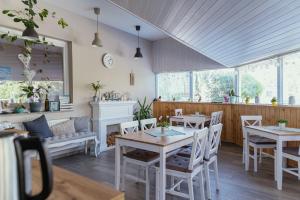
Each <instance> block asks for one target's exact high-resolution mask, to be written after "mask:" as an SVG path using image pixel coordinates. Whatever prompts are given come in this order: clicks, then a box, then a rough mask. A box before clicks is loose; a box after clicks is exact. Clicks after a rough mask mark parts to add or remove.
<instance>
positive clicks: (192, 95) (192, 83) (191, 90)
mask: <svg viewBox="0 0 300 200" xmlns="http://www.w3.org/2000/svg"><path fill="white" fill-rule="evenodd" d="M193 86H194V81H193V72H192V71H190V100H191V101H193V97H194V94H193Z"/></svg>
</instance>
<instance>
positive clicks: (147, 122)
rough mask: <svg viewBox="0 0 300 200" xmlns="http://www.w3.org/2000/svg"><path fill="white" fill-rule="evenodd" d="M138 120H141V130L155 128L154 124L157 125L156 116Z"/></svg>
mask: <svg viewBox="0 0 300 200" xmlns="http://www.w3.org/2000/svg"><path fill="white" fill-rule="evenodd" d="M140 122H141V129H142V131H145V130H148V129H152V128H156V125H157V119H156V118H151V119H143V120H141V121H140Z"/></svg>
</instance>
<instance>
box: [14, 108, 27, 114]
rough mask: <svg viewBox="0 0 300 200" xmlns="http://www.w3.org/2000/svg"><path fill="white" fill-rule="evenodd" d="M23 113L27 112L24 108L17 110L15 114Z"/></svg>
mask: <svg viewBox="0 0 300 200" xmlns="http://www.w3.org/2000/svg"><path fill="white" fill-rule="evenodd" d="M23 112H25V109H24V108H16V109H15V113H23Z"/></svg>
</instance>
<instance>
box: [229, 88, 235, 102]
mask: <svg viewBox="0 0 300 200" xmlns="http://www.w3.org/2000/svg"><path fill="white" fill-rule="evenodd" d="M236 97H237V96H236V94H235V92H234V90H233V89H231V90H230V91H229V99H230V103H236Z"/></svg>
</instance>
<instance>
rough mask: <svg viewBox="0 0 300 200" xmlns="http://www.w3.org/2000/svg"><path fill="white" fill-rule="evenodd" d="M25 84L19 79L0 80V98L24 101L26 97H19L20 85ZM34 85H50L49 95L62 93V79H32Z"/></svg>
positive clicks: (16, 101)
mask: <svg viewBox="0 0 300 200" xmlns="http://www.w3.org/2000/svg"><path fill="white" fill-rule="evenodd" d="M22 85H26V84H25V83H24V82H20V81H0V100H11V99H13V101H14V102H15V103H18V102H19V101H20V100H21V101H22V102H26V101H27V99H26V97H20V95H21V94H22V90H21V87H20V86H22ZM33 85H34V86H38V85H40V86H43V87H45V88H46V87H47V86H49V85H50V86H51V89H50V90H49V95H50V96H51V95H63V81H33Z"/></svg>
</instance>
